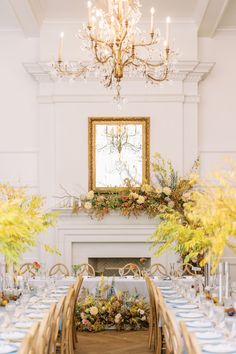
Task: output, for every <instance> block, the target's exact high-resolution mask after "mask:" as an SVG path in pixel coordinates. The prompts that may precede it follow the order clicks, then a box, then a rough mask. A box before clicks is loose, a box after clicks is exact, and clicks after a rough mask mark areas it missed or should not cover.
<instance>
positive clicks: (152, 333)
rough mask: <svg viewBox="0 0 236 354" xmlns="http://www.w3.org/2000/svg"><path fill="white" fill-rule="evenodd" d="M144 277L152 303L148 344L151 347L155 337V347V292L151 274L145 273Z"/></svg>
mask: <svg viewBox="0 0 236 354" xmlns="http://www.w3.org/2000/svg"><path fill="white" fill-rule="evenodd" d="M144 279H145V282H146V286H147V291H148V297H149V303H150V313H149V321H148V322H149V329H148V331H149V333H148V346H149V348H150V349H151V347H152V342H153V339H154V348H155V345H156V343H155V342H156V336H155V332H156V325H157V313H156V306H155V299H154V292H153V286H152V282H151V279H150V278H149V276H148V275H147V274H144Z"/></svg>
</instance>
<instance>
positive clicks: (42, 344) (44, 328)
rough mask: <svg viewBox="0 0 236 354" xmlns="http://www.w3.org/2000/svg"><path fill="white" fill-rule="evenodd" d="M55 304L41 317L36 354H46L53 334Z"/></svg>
mask: <svg viewBox="0 0 236 354" xmlns="http://www.w3.org/2000/svg"><path fill="white" fill-rule="evenodd" d="M55 309H56V304H52V305H51V307H50V310H49V311H48V312H47V313H46V314H45V316H44V317H43V319H42V321H41V323H40V327H39V331H38V337H37V341H36V344H37V354H48V353H49V349H50V344H51V337H52V333H53V316H54V312H55Z"/></svg>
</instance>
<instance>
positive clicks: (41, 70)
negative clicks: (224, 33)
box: [23, 61, 215, 84]
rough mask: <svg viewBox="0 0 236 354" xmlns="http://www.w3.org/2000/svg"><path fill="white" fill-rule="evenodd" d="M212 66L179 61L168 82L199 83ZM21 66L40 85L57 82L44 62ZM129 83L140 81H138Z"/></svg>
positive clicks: (94, 79) (92, 79) (205, 63)
mask: <svg viewBox="0 0 236 354" xmlns="http://www.w3.org/2000/svg"><path fill="white" fill-rule="evenodd" d="M214 65H215V63H212V62H209V63H207V62H199V61H179V62H178V63H177V64H176V65H175V68H176V71H175V73H173V74H171V75H170V80H172V81H182V82H194V83H199V82H200V81H202V80H204V79H205V78H206V77H207V75H208V74H209V73H210V72H211V70H212V69H213V67H214ZM23 66H24V68H25V70H26V71H27V72H28V74H29V75H30V76H31V77H32V78H33V79H34V80H35V81H36V82H38V83H40V84H43V83H56V82H57V80H55V79H53V78H52V75H51V69H50V67H49V65H48V63H46V62H34V63H23ZM89 81H97V79H96V78H95V77H93V78H90V79H89ZM130 81H140V79H139V80H136V79H132V80H130Z"/></svg>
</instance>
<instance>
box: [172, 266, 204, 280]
mask: <svg viewBox="0 0 236 354" xmlns="http://www.w3.org/2000/svg"><path fill="white" fill-rule="evenodd" d="M192 268H193V265H192V264H190V263H183V264H181V265H180V266H179V267H178V269H177V270H176V271H175V273H176V276H179V277H181V276H183V275H197V274H201V272H202V270H195V269H192ZM199 268H200V267H199Z"/></svg>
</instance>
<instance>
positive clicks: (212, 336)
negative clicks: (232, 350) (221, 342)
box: [195, 331, 222, 339]
mask: <svg viewBox="0 0 236 354" xmlns="http://www.w3.org/2000/svg"><path fill="white" fill-rule="evenodd" d="M195 335H196V337H197V338H198V339H220V338H222V334H221V333H217V332H213V331H210V332H209V331H207V332H195Z"/></svg>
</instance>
